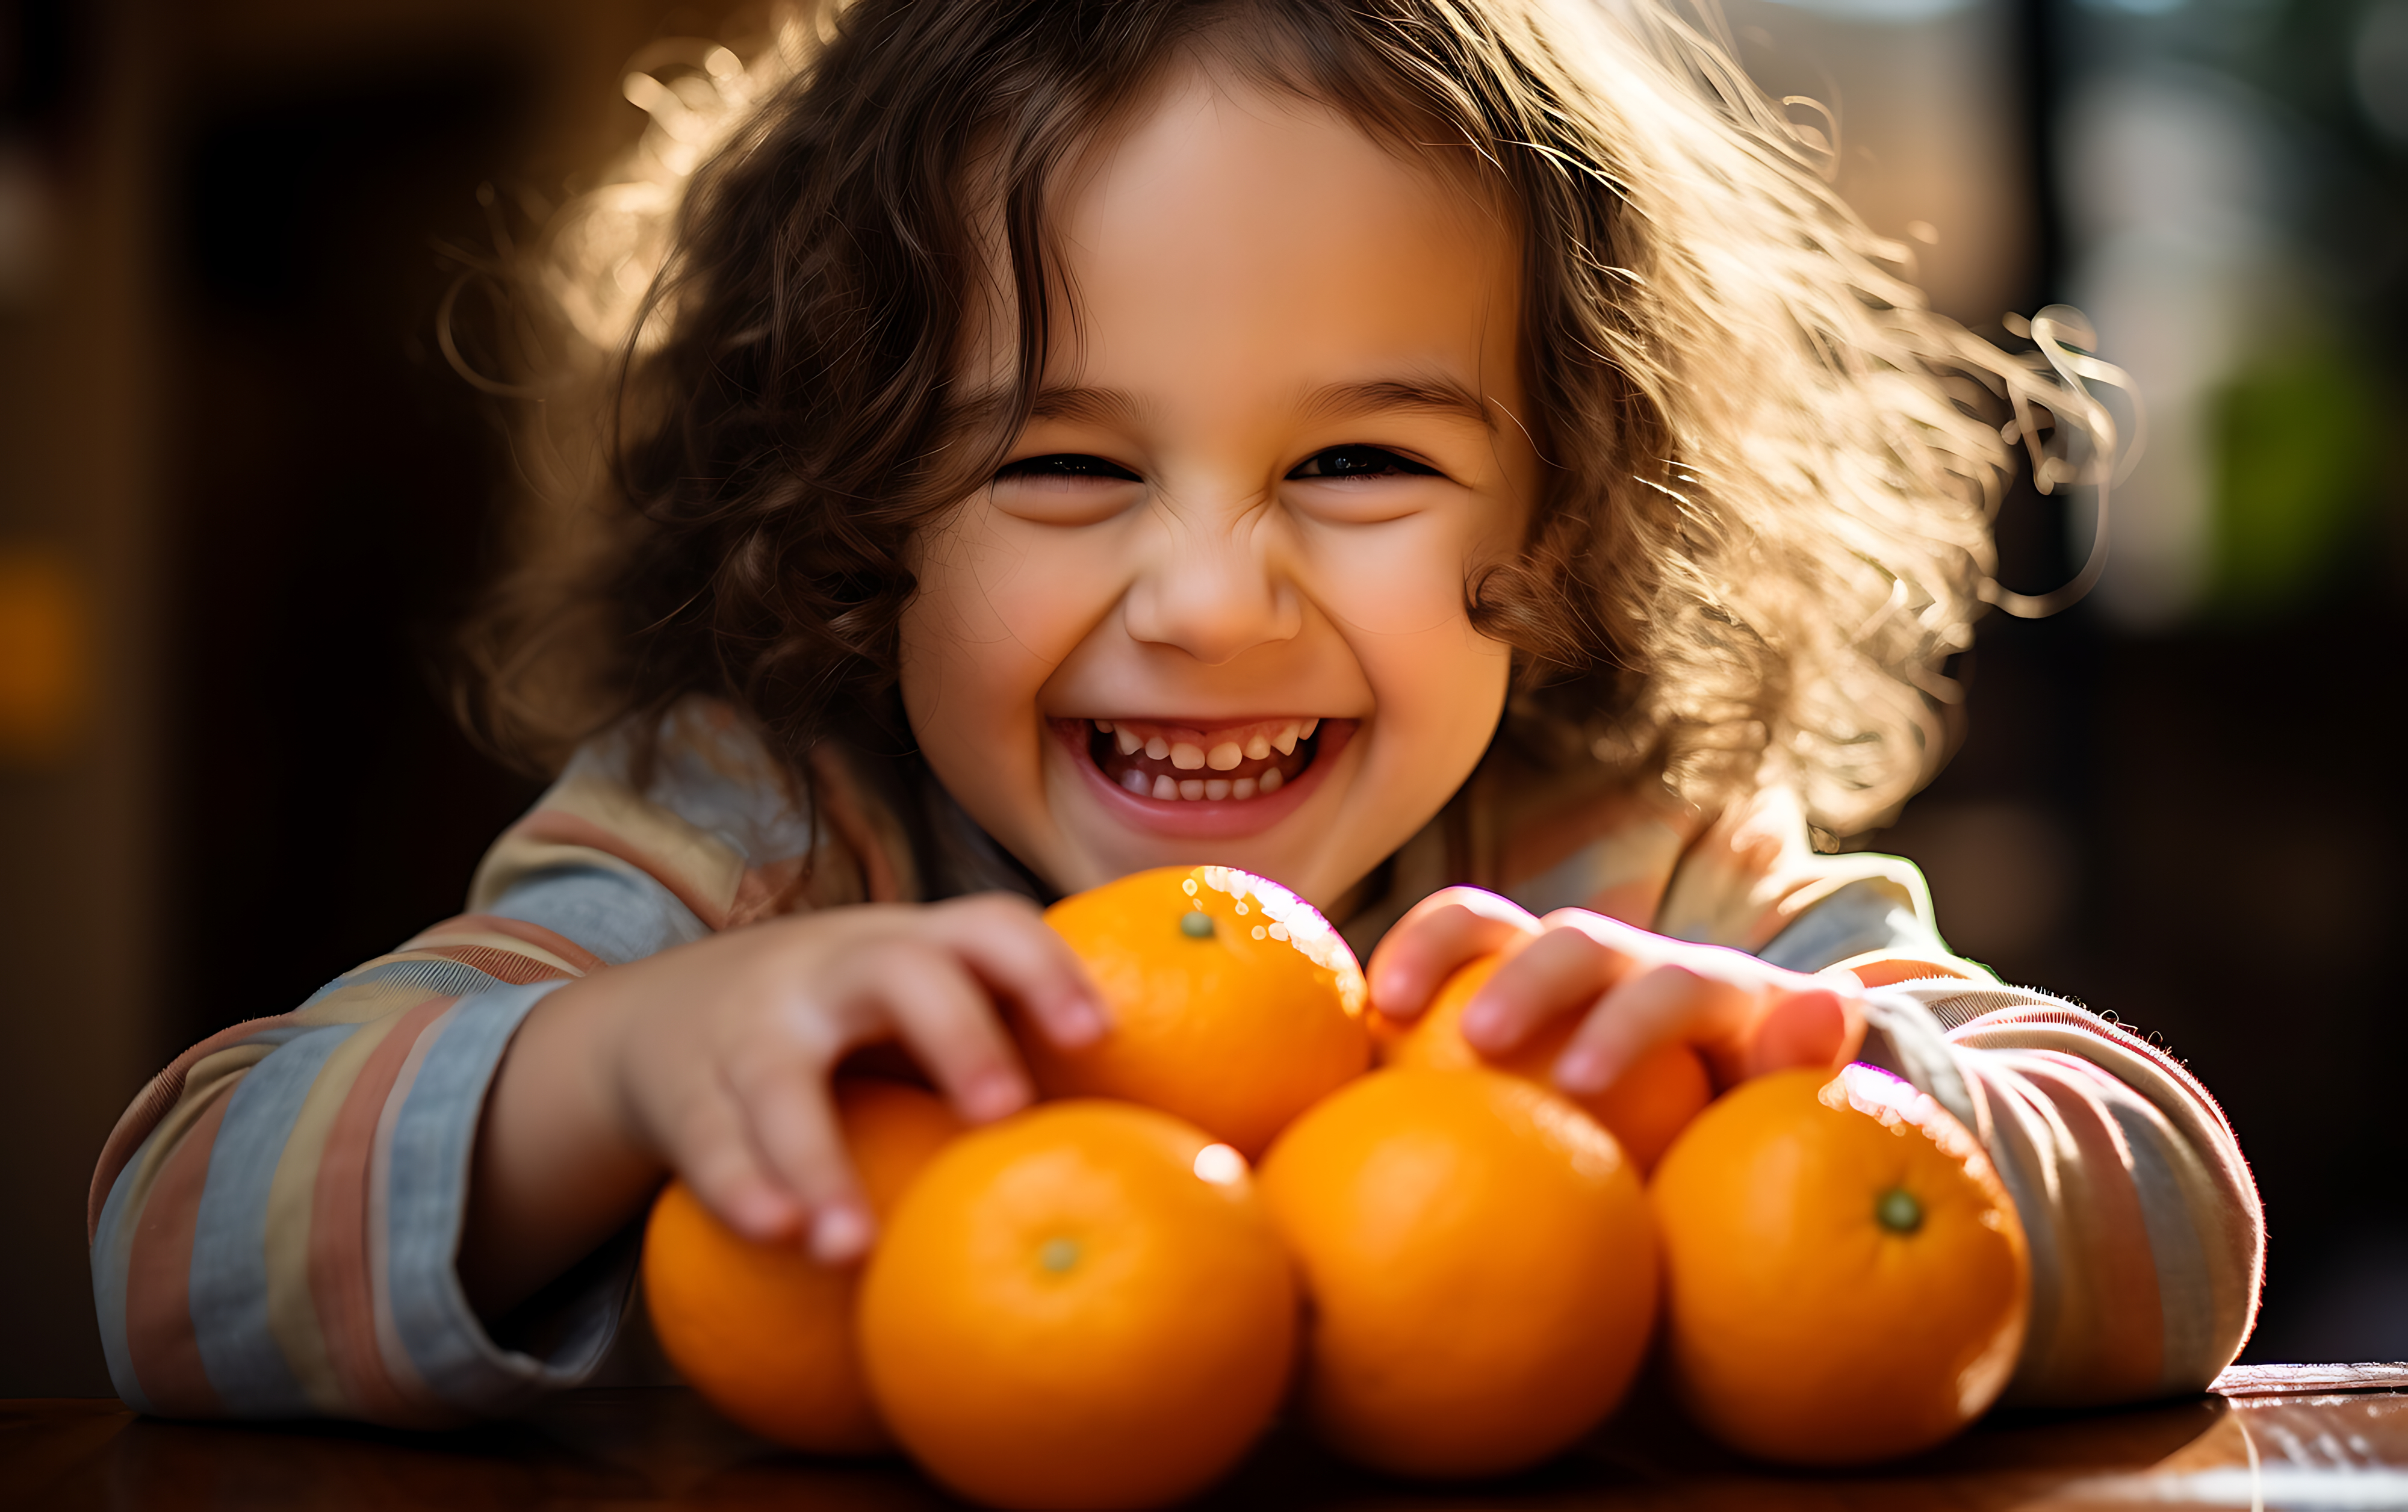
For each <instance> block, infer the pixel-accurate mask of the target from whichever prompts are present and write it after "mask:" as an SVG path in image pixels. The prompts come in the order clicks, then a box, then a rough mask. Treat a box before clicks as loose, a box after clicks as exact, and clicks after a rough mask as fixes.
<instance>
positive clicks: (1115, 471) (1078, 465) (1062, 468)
mask: <svg viewBox="0 0 2408 1512" xmlns="http://www.w3.org/2000/svg"><path fill="white" fill-rule="evenodd" d="M995 477H996V481H997V482H1001V481H1002V480H1003V479H1005V478H1097V479H1108V480H1110V481H1111V482H1116V483H1136V482H1140V481H1142V479H1140V478H1139V477H1138V476H1137V474H1135V473H1133V472H1130V471H1129V470H1128V469H1127V468H1125V467H1124V466H1122V465H1121V464H1119V463H1116V462H1107V461H1106V460H1104V459H1103V458H1101V457H1094V456H1089V455H1088V454H1087V453H1085V452H1083V451H1055V452H1049V453H1048V454H1046V455H1045V456H1042V457H1023V458H1021V459H1020V460H1019V461H1018V462H1008V463H1006V464H1003V466H1002V467H1001V468H999V469H997V471H996V475H995Z"/></svg>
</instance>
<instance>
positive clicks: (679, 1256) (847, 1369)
mask: <svg viewBox="0 0 2408 1512" xmlns="http://www.w3.org/2000/svg"><path fill="white" fill-rule="evenodd" d="M836 1099H837V1117H838V1120H839V1123H840V1125H841V1126H842V1128H843V1131H844V1142H845V1147H846V1148H847V1150H848V1151H849V1152H850V1153H851V1155H852V1157H853V1168H854V1169H855V1170H856V1171H857V1172H858V1173H859V1174H860V1177H861V1184H862V1187H863V1189H864V1191H865V1194H866V1195H867V1197H868V1199H869V1205H870V1208H871V1210H872V1211H873V1212H875V1213H877V1214H878V1215H879V1216H880V1217H884V1215H885V1214H886V1212H887V1210H888V1209H890V1208H892V1207H893V1206H894V1205H895V1200H896V1198H897V1197H899V1196H901V1195H902V1193H903V1189H904V1188H906V1187H908V1186H909V1185H910V1183H911V1179H912V1177H914V1176H916V1175H917V1174H918V1173H919V1170H920V1168H921V1167H922V1166H924V1165H925V1164H926V1163H928V1161H929V1158H930V1157H932V1156H934V1155H935V1154H936V1152H937V1150H938V1148H939V1147H940V1146H942V1145H943V1144H944V1143H945V1142H946V1141H947V1140H949V1139H951V1138H953V1136H954V1134H957V1133H959V1132H960V1130H961V1122H960V1120H957V1119H955V1118H954V1117H953V1111H952V1109H950V1108H948V1107H947V1106H946V1105H944V1104H943V1103H942V1102H941V1101H939V1099H937V1098H936V1097H934V1096H932V1095H930V1094H929V1093H927V1092H925V1091H921V1090H920V1089H918V1088H916V1087H907V1086H905V1085H903V1084H902V1083H900V1082H892V1081H880V1080H874V1079H871V1078H867V1077H863V1078H859V1079H848V1080H845V1081H840V1082H839V1083H838V1084H837V1088H836ZM860 1272H861V1268H860V1267H859V1266H857V1265H847V1266H842V1267H831V1266H825V1265H822V1264H820V1263H819V1262H816V1261H814V1260H812V1259H811V1257H810V1255H809V1254H807V1253H805V1252H804V1251H803V1250H801V1249H800V1248H796V1247H795V1246H792V1245H757V1244H754V1243H753V1242H752V1241H751V1240H748V1239H745V1238H743V1237H742V1236H740V1235H738V1234H737V1233H736V1232H735V1231H734V1230H732V1229H730V1228H728V1227H727V1226H726V1225H725V1224H723V1223H722V1222H720V1221H719V1220H718V1219H717V1218H715V1217H713V1216H712V1215H711V1213H710V1209H708V1208H706V1207H704V1206H703V1205H702V1202H701V1200H700V1199H699V1198H697V1197H695V1194H694V1192H693V1191H692V1189H690V1188H688V1187H687V1186H686V1184H685V1183H684V1182H682V1181H672V1182H670V1183H669V1184H668V1186H667V1189H665V1190H664V1191H662V1192H661V1195H660V1198H659V1200H658V1201H656V1202H655V1203H653V1205H652V1220H651V1222H650V1223H648V1224H647V1225H646V1227H645V1230H644V1301H645V1305H646V1306H647V1307H648V1308H649V1309H650V1310H651V1313H652V1332H653V1333H654V1334H657V1335H658V1336H659V1338H660V1341H661V1348H662V1350H663V1351H664V1352H665V1353H667V1356H668V1357H669V1362H670V1363H671V1364H674V1365H675V1366H677V1368H678V1373H679V1374H680V1375H681V1376H684V1377H685V1378H686V1381H687V1383H688V1384H690V1385H692V1386H693V1387H694V1389H695V1391H699V1392H701V1393H702V1396H703V1398H704V1400H706V1401H708V1402H709V1403H710V1405H712V1406H714V1407H717V1408H718V1409H719V1410H720V1411H721V1412H724V1413H725V1414H726V1415H727V1416H728V1417H730V1418H732V1419H735V1420H736V1421H738V1423H741V1424H743V1425H744V1426H745V1427H746V1428H749V1429H751V1430H752V1431H753V1432H754V1433H756V1434H760V1435H761V1436H762V1437H764V1438H769V1439H774V1440H776V1441H777V1442H779V1443H781V1444H785V1445H789V1446H792V1447H793V1448H799V1449H810V1450H812V1451H814V1452H816V1453H822V1454H866V1453H870V1452H873V1451H875V1450H879V1449H882V1448H886V1447H888V1444H889V1440H888V1438H887V1436H886V1433H885V1430H884V1429H883V1428H882V1427H881V1426H880V1425H879V1421H878V1414H877V1412H876V1411H875V1409H873V1408H872V1406H871V1405H870V1401H869V1392H868V1389H867V1385H866V1384H865V1383H864V1382H863V1380H862V1376H861V1364H860V1359H859V1354H858V1351H857V1350H856V1349H855V1348H854V1347H853V1292H854V1290H855V1288H856V1286H857V1285H858V1281H859V1277H860Z"/></svg>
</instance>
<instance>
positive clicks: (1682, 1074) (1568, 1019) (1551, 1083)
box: [1373, 955, 1714, 1174]
mask: <svg viewBox="0 0 2408 1512" xmlns="http://www.w3.org/2000/svg"><path fill="white" fill-rule="evenodd" d="M1504 963H1505V958H1504V957H1503V956H1501V955H1485V956H1482V957H1481V958H1480V959H1478V960H1476V961H1474V962H1472V963H1469V964H1468V965H1466V966H1463V967H1461V968H1460V969H1458V970H1457V971H1456V972H1455V975H1454V976H1452V977H1448V978H1447V979H1446V981H1445V983H1444V984H1443V985H1442V986H1441V987H1440V988H1439V990H1438V995H1437V996H1436V997H1434V998H1432V999H1430V1006H1429V1007H1428V1008H1427V1009H1426V1011H1425V1012H1424V1013H1423V1014H1422V1016H1421V1017H1420V1018H1419V1019H1417V1020H1414V1021H1413V1022H1412V1023H1411V1024H1409V1025H1394V1024H1389V1023H1387V1022H1386V1021H1385V1020H1378V1017H1377V1016H1376V1015H1374V1019H1375V1023H1374V1026H1373V1035H1374V1038H1375V1039H1376V1040H1377V1041H1378V1043H1379V1046H1380V1061H1381V1063H1382V1064H1383V1065H1398V1066H1416V1065H1417V1066H1429V1067H1432V1068H1433V1069H1436V1070H1441V1071H1457V1070H1461V1069H1463V1068H1465V1067H1467V1066H1475V1065H1493V1066H1495V1067H1496V1068H1497V1069H1498V1070H1499V1071H1510V1072H1512V1074H1513V1075H1515V1076H1517V1077H1528V1078H1529V1079H1530V1080H1532V1081H1535V1082H1537V1083H1538V1084H1539V1085H1541V1086H1542V1087H1545V1088H1547V1089H1549V1090H1550V1091H1555V1093H1556V1094H1557V1095H1559V1096H1563V1097H1569V1098H1570V1099H1571V1100H1572V1101H1573V1102H1575V1103H1578V1104H1579V1105H1581V1106H1582V1107H1583V1108H1584V1109H1586V1110H1587V1112H1588V1115H1589V1116H1590V1117H1591V1118H1593V1119H1595V1120H1597V1121H1598V1122H1599V1123H1602V1124H1604V1125H1605V1127H1606V1130H1607V1132H1609V1133H1610V1134H1613V1137H1614V1138H1616V1139H1617V1140H1620V1141H1621V1143H1622V1148H1623V1152H1624V1153H1625V1154H1627V1155H1628V1156H1629V1157H1630V1158H1631V1159H1632V1160H1634V1161H1636V1162H1638V1163H1639V1169H1640V1171H1641V1174H1644V1173H1646V1172H1648V1171H1652V1170H1654V1169H1655V1168H1656V1162H1657V1161H1659V1160H1661V1159H1663V1158H1664V1151H1666V1150H1667V1149H1670V1148H1671V1146H1672V1140H1673V1138H1674V1136H1676V1135H1677V1134H1680V1132H1681V1130H1682V1128H1683V1127H1684V1125H1686V1124H1687V1123H1688V1121H1689V1120H1691V1119H1694V1118H1696V1117H1697V1116H1698V1113H1699V1110H1700V1109H1701V1108H1703V1107H1704V1106H1705V1105H1706V1104H1707V1102H1708V1101H1709V1100H1711V1099H1712V1098H1713V1094H1714V1090H1713V1082H1712V1081H1711V1080H1710V1079H1708V1077H1707V1076H1706V1063H1704V1062H1703V1061H1700V1060H1699V1059H1698V1052H1697V1051H1695V1050H1693V1049H1691V1048H1689V1047H1687V1046H1686V1045H1680V1044H1671V1045H1660V1046H1658V1047H1656V1048H1655V1049H1654V1050H1651V1051H1649V1052H1648V1053H1647V1054H1646V1055H1644V1056H1642V1057H1641V1058H1640V1060H1639V1061H1638V1062H1637V1063H1635V1064H1633V1065H1632V1066H1631V1067H1630V1069H1629V1070H1627V1071H1626V1072H1624V1073H1623V1074H1622V1076H1621V1077H1620V1079H1618V1080H1616V1081H1615V1082H1614V1084H1613V1086H1611V1087H1608V1088H1607V1089H1605V1091H1601V1092H1592V1093H1590V1094H1588V1095H1586V1096H1574V1095H1573V1094H1572V1093H1570V1092H1567V1091H1564V1090H1563V1089H1562V1088H1560V1087H1557V1086H1555V1057H1557V1056H1559V1055H1561V1054H1563V1053H1564V1046H1565V1044H1566V1043H1567V1042H1568V1041H1569V1040H1570V1038H1571V1037H1572V1031H1574V1030H1575V1029H1578V1028H1579V1027H1580V1022H1581V1020H1580V1016H1579V1015H1578V1014H1567V1015H1565V1016H1564V1017H1562V1018H1559V1019H1557V1020H1555V1021H1554V1022H1552V1023H1549V1024H1547V1025H1544V1026H1543V1027H1541V1029H1540V1030H1539V1031H1538V1032H1537V1033H1535V1034H1531V1035H1530V1037H1529V1038H1527V1039H1526V1040H1524V1041H1523V1042H1522V1044H1521V1046H1520V1047H1519V1048H1516V1049H1515V1050H1514V1051H1513V1052H1512V1054H1510V1055H1507V1056H1505V1057H1504V1058H1503V1059H1501V1060H1495V1061H1492V1060H1489V1059H1488V1058H1487V1057H1485V1056H1484V1055H1482V1054H1481V1053H1480V1052H1479V1051H1478V1050H1475V1049H1473V1048H1471V1046H1470V1044H1469V1042H1468V1041H1466V1040H1465V1039H1464V1037H1463V1010H1464V1008H1465V1006H1467V1005H1469V1003H1470V1002H1471V996H1472V994H1473V993H1474V992H1477V991H1480V989H1481V986H1482V985H1483V984H1484V983H1485V982H1486V981H1487V980H1488V978H1489V977H1493V976H1495V975H1497V968H1498V966H1500V965H1503V964H1504Z"/></svg>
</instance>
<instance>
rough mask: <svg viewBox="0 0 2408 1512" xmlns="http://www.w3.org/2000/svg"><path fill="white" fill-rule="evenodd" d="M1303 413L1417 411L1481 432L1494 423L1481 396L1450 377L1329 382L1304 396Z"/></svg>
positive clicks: (1321, 415) (1317, 416) (1334, 415)
mask: <svg viewBox="0 0 2408 1512" xmlns="http://www.w3.org/2000/svg"><path fill="white" fill-rule="evenodd" d="M1304 408H1305V413H1307V414H1309V415H1311V416H1312V417H1314V418H1315V419H1335V418H1337V417H1340V416H1348V415H1369V414H1374V413H1377V412H1379V411H1381V410H1388V409H1420V410H1428V411H1431V412H1433V413H1436V414H1442V415H1454V416H1455V417H1457V418H1459V419H1463V420H1468V421H1471V422H1472V423H1473V424H1475V425H1478V426H1480V427H1481V428H1482V429H1484V430H1493V429H1495V427H1496V423H1497V422H1496V421H1495V420H1494V419H1493V418H1492V417H1491V416H1490V414H1489V412H1488V406H1487V405H1486V404H1485V403H1484V402H1483V401H1482V400H1481V397H1480V396H1479V395H1478V394H1476V393H1474V392H1471V391H1470V390H1469V389H1467V388H1465V387H1464V386H1463V385H1462V384H1460V383H1457V382H1455V380H1454V379H1452V378H1380V379H1377V380H1375V381H1372V382H1369V383H1331V384H1326V385H1325V386H1323V387H1321V388H1318V389H1315V390H1313V391H1312V393H1311V394H1309V395H1307V396H1306V399H1305V402H1304Z"/></svg>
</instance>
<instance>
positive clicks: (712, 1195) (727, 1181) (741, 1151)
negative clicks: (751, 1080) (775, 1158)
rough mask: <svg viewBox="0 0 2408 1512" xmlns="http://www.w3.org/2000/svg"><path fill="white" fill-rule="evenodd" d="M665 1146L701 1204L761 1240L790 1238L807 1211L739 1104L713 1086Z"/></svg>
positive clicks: (678, 1123)
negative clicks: (750, 1130) (748, 1127)
mask: <svg viewBox="0 0 2408 1512" xmlns="http://www.w3.org/2000/svg"><path fill="white" fill-rule="evenodd" d="M663 1143H664V1144H665V1145H666V1146H667V1148H665V1149H664V1150H663V1151H662V1153H663V1154H665V1155H666V1156H667V1158H668V1163H669V1164H670V1166H671V1167H672V1168H674V1169H675V1170H676V1171H677V1173H678V1175H679V1176H680V1177H682V1178H683V1179H684V1181H685V1184H686V1185H687V1186H689V1187H692V1188H693V1189H694V1194H695V1196H696V1197H699V1198H701V1199H702V1205H704V1206H705V1207H708V1208H710V1210H711V1211H712V1212H714V1213H716V1214H718V1215H719V1218H720V1220H721V1221H722V1222H724V1223H725V1224H726V1225H727V1226H728V1227H729V1228H732V1229H734V1230H735V1231H736V1232H737V1233H738V1234H742V1235H744V1237H746V1238H748V1239H751V1240H753V1242H754V1243H756V1244H777V1243H781V1242H791V1241H792V1240H793V1239H794V1238H795V1237H796V1234H799V1233H800V1232H801V1230H802V1226H803V1223H804V1221H805V1220H806V1218H807V1217H808V1214H807V1213H806V1212H805V1210H804V1208H803V1206H802V1205H801V1204H799V1203H797V1202H796V1200H795V1197H794V1195H793V1193H792V1192H791V1191H789V1190H788V1189H787V1186H786V1183H784V1182H783V1181H781V1180H779V1179H778V1178H777V1177H775V1176H773V1175H771V1174H770V1172H769V1171H768V1170H767V1168H766V1167H765V1166H764V1165H763V1163H762V1162H761V1159H760V1156H759V1155H758V1153H757V1152H755V1150H754V1149H753V1141H752V1139H751V1138H750V1137H749V1136H748V1135H747V1134H745V1132H744V1122H743V1116H742V1113H741V1111H740V1105H738V1102H737V1101H736V1099H735V1098H734V1097H732V1096H729V1095H726V1094H725V1093H724V1092H722V1091H718V1090H717V1089H713V1090H712V1091H707V1092H702V1093H700V1094H698V1095H696V1096H695V1099H694V1101H693V1102H692V1104H691V1105H688V1106H687V1108H686V1109H685V1110H684V1112H683V1114H682V1116H681V1117H680V1118H679V1119H678V1120H677V1121H676V1124H675V1125H674V1127H673V1128H672V1129H671V1130H670V1131H669V1133H668V1137H667V1139H666V1140H664V1141H663Z"/></svg>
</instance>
